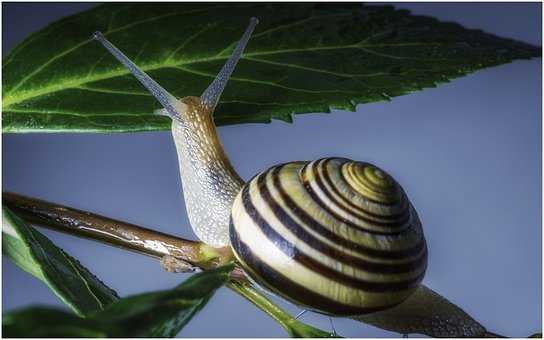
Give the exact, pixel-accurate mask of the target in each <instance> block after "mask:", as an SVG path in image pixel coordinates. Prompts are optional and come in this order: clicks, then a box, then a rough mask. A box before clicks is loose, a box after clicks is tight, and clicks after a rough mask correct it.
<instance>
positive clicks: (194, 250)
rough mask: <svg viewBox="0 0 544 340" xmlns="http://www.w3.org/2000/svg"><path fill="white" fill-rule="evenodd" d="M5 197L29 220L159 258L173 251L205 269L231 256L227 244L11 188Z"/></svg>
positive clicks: (173, 254)
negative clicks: (216, 244)
mask: <svg viewBox="0 0 544 340" xmlns="http://www.w3.org/2000/svg"><path fill="white" fill-rule="evenodd" d="M2 199H3V204H5V205H6V206H8V207H9V208H10V209H12V210H13V211H14V212H15V213H16V214H18V215H20V216H21V217H23V218H24V219H25V220H27V221H28V222H30V223H33V224H37V225H40V226H43V227H46V228H49V229H52V230H55V231H60V232H63V233H68V234H71V235H74V236H79V237H84V238H89V239H92V240H95V241H99V242H101V243H106V244H109V245H112V246H116V247H119V248H124V249H128V250H132V251H135V252H138V253H142V254H144V255H148V256H152V257H156V258H162V257H163V256H165V255H170V256H174V257H176V258H180V259H182V260H184V261H187V262H189V263H191V264H193V265H196V266H198V267H201V268H203V269H209V268H212V267H215V266H217V265H221V264H223V263H225V262H227V261H229V260H230V259H231V255H230V249H228V248H212V247H209V246H207V245H206V244H204V243H202V242H196V241H191V240H186V239H182V238H179V237H176V236H172V235H169V234H165V233H161V232H158V231H155V230H151V229H147V228H144V227H140V226H137V225H134V224H130V223H127V222H123V221H118V220H114V219H111V218H109V217H105V216H101V215H97V214H93V213H90V212H86V211H82V210H78V209H74V208H71V207H67V206H63V205H60V204H56V203H51V202H47V201H43V200H40V199H36V198H31V197H26V196H23V195H19V194H16V193H12V192H4V193H3V194H2Z"/></svg>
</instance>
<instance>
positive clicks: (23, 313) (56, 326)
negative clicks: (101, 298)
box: [2, 306, 115, 338]
mask: <svg viewBox="0 0 544 340" xmlns="http://www.w3.org/2000/svg"><path fill="white" fill-rule="evenodd" d="M114 332H115V330H113V329H110V328H108V325H103V324H99V323H97V322H95V321H93V320H91V319H84V318H80V317H78V316H76V315H74V314H72V313H68V312H66V311H63V310H60V309H55V308H47V307H41V306H36V307H28V308H24V309H21V310H17V311H13V312H8V313H4V314H3V315H2V335H3V336H4V337H7V338H61V337H70V338H104V337H106V336H107V335H108V334H111V333H114Z"/></svg>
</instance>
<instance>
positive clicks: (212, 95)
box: [93, 18, 259, 121]
mask: <svg viewBox="0 0 544 340" xmlns="http://www.w3.org/2000/svg"><path fill="white" fill-rule="evenodd" d="M258 23H259V21H258V20H257V18H251V20H250V22H249V25H248V27H247V29H246V31H245V32H244V34H243V35H242V38H241V39H240V40H239V41H238V43H237V44H236V47H235V49H234V51H233V52H232V55H231V56H230V57H229V59H228V60H227V62H226V63H225V64H224V65H223V68H222V69H221V71H219V73H218V74H217V76H216V77H215V79H214V80H213V81H212V83H211V84H210V85H209V86H208V88H206V90H204V92H203V93H202V95H201V96H200V97H195V96H190V97H185V98H182V99H177V98H176V97H174V96H173V95H171V94H170V93H169V92H168V91H166V90H165V89H164V88H163V87H162V86H160V85H159V84H158V83H157V82H156V81H155V80H153V79H152V78H151V77H150V76H149V75H147V74H146V73H145V72H144V71H143V70H142V69H140V68H139V67H138V66H136V64H134V62H132V61H131V60H130V59H129V58H128V57H127V56H126V55H124V54H123V53H122V52H121V51H120V50H119V49H118V48H117V47H115V46H114V45H113V44H112V43H111V42H109V41H108V40H107V39H106V38H105V37H104V35H103V34H102V33H101V32H95V33H94V35H93V38H94V39H95V40H98V41H99V42H100V43H101V44H102V45H103V46H104V47H105V48H106V49H107V50H108V51H109V52H110V53H111V54H112V55H113V56H114V57H115V58H116V59H117V60H119V61H120V62H121V63H122V64H123V65H125V66H126V67H127V68H128V70H129V71H130V72H131V73H132V74H133V75H134V76H135V77H136V78H137V79H138V81H140V83H142V85H144V86H145V87H146V88H147V90H148V91H149V92H150V93H151V94H152V95H153V96H154V97H155V98H156V99H157V100H158V101H159V102H160V103H161V105H162V106H163V107H164V109H161V110H157V111H155V114H159V115H164V116H168V117H170V118H172V119H176V120H180V121H183V120H185V119H186V118H191V116H192V115H194V114H210V115H211V114H212V113H213V111H214V110H215V107H216V106H217V104H218V103H219V98H220V97H221V94H222V93H223V90H224V89H225V86H226V85H227V82H228V80H229V78H230V76H231V74H232V72H233V71H234V68H235V67H236V64H237V63H238V60H240V58H241V57H242V54H243V52H244V49H245V47H246V45H247V42H248V41H249V39H250V37H251V34H252V33H253V30H254V29H255V26H256V25H257V24H258ZM187 116H188V117H187Z"/></svg>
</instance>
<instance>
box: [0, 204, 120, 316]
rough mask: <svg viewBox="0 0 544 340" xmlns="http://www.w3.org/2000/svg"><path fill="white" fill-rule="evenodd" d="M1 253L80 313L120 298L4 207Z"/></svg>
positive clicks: (96, 308)
mask: <svg viewBox="0 0 544 340" xmlns="http://www.w3.org/2000/svg"><path fill="white" fill-rule="evenodd" d="M2 252H3V254H4V255H6V256H7V257H9V258H10V259H11V260H12V261H13V262H15V264H16V265H17V266H19V267H21V269H23V270H25V271H26V272H28V273H30V274H32V275H34V276H35V277H37V278H38V279H40V280H42V281H43V282H44V283H45V284H47V285H48V286H49V288H51V290H52V291H53V292H54V293H55V294H56V295H57V296H58V297H59V298H60V299H61V300H62V301H63V302H64V303H66V304H67V305H68V306H69V307H70V308H71V309H72V310H73V311H74V312H76V313H77V314H79V315H88V314H90V313H94V312H95V311H99V310H103V309H104V308H106V306H108V305H109V304H111V303H112V302H114V301H116V300H117V299H118V298H119V297H118V296H117V293H116V292H115V291H113V290H112V289H111V288H109V287H108V286H106V285H105V284H104V283H103V282H102V281H100V280H99V279H98V278H97V277H96V276H94V275H93V274H92V273H91V272H90V271H89V270H88V269H87V268H85V267H83V265H81V264H80V263H79V262H78V261H77V260H76V259H74V258H73V257H72V256H70V255H69V254H67V253H66V252H65V251H64V250H62V249H60V248H58V247H57V246H55V245H54V244H53V243H52V242H51V241H50V240H49V239H48V238H47V237H45V236H44V235H43V234H41V233H40V232H38V231H37V230H36V229H34V228H33V227H31V226H29V225H28V224H27V223H26V222H24V221H23V220H22V219H21V218H19V217H18V216H17V215H15V214H14V213H13V212H12V211H11V210H9V209H8V208H6V207H3V209H2Z"/></svg>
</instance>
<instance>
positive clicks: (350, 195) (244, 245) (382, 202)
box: [230, 158, 427, 315]
mask: <svg viewBox="0 0 544 340" xmlns="http://www.w3.org/2000/svg"><path fill="white" fill-rule="evenodd" d="M230 240H231V245H232V249H233V251H234V254H235V256H236V258H237V260H238V261H239V262H240V264H241V265H242V267H243V268H244V270H245V271H246V272H247V274H248V275H249V276H250V277H251V278H252V279H253V280H254V281H255V282H257V283H258V284H259V285H260V286H262V287H263V288H265V289H267V290H269V291H271V292H273V293H275V294H277V295H280V296H282V297H284V298H286V299H287V300H289V301H291V302H293V303H295V304H297V305H300V306H302V307H304V308H307V309H311V310H314V311H317V312H320V313H324V314H329V315H360V314H365V313H370V312H374V311H378V310H383V309H387V308H389V307H392V306H394V305H396V304H398V303H400V302H402V301H404V300H405V299H406V298H407V297H408V296H410V295H411V294H412V293H413V292H414V291H415V290H416V288H417V287H418V286H419V284H420V283H421V280H422V279H423V276H424V275H425V270H426V267H427V246H426V243H425V238H424V235H423V231H422V228H421V222H420V220H419V217H418V215H417V213H416V211H415V209H414V208H413V207H412V204H411V203H410V201H409V200H408V198H407V196H406V194H405V192H404V190H403V189H402V188H401V187H400V185H398V183H397V182H396V181H395V180H394V179H393V178H391V176H389V175H388V174H387V173H385V172H384V171H382V170H380V169H379V168H377V167H375V166H373V165H371V164H368V163H363V162H356V161H352V160H349V159H345V158H324V159H320V160H316V161H312V162H292V163H286V164H282V165H278V166H275V167H272V168H270V169H268V170H266V171H264V172H262V173H260V174H259V175H257V176H256V177H254V178H253V179H252V180H251V181H249V182H248V183H246V184H245V186H244V187H243V189H242V190H241V191H240V193H239V194H238V196H237V197H236V199H235V202H234V205H233V208H232V214H231V222H230Z"/></svg>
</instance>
